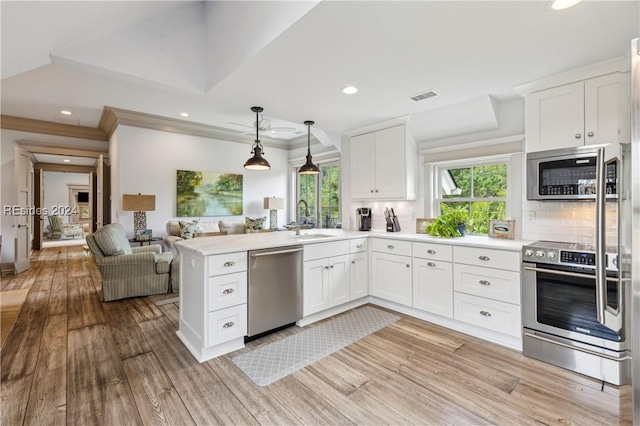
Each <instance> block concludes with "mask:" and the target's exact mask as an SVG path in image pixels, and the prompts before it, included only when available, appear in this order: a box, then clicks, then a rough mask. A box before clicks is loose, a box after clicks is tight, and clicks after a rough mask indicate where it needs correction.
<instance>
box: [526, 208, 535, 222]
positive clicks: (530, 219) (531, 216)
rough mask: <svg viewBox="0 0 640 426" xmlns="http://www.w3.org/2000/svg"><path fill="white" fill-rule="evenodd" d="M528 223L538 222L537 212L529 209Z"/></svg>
mask: <svg viewBox="0 0 640 426" xmlns="http://www.w3.org/2000/svg"><path fill="white" fill-rule="evenodd" d="M527 223H536V212H535V211H528V212H527Z"/></svg>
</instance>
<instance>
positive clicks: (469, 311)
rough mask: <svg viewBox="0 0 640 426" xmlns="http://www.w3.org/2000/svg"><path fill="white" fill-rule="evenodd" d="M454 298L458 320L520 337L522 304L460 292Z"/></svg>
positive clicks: (455, 314) (455, 316)
mask: <svg viewBox="0 0 640 426" xmlns="http://www.w3.org/2000/svg"><path fill="white" fill-rule="evenodd" d="M453 299H454V310H453V312H454V316H453V317H454V318H455V319H456V320H458V321H464V322H466V323H469V324H473V325H475V326H478V327H483V328H486V329H489V330H493V331H497V332H499V333H504V334H508V335H510V336H514V337H520V333H521V330H520V327H521V322H520V306H518V305H512V304H510V303H504V302H498V301H496V300H489V299H485V298H482V297H476V296H471V295H469V294H464V293H458V292H455V293H454V296H453Z"/></svg>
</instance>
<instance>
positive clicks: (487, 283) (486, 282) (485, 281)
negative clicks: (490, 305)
mask: <svg viewBox="0 0 640 426" xmlns="http://www.w3.org/2000/svg"><path fill="white" fill-rule="evenodd" d="M478 282H479V283H480V284H482V285H491V283H490V282H489V281H487V280H480V281H478Z"/></svg>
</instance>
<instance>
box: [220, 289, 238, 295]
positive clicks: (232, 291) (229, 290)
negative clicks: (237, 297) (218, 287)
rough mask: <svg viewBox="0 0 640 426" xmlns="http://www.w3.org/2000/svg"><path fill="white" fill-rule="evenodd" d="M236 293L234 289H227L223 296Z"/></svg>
mask: <svg viewBox="0 0 640 426" xmlns="http://www.w3.org/2000/svg"><path fill="white" fill-rule="evenodd" d="M235 292H236V291H235V290H234V289H232V288H225V289H224V291H223V292H222V294H231V293H235Z"/></svg>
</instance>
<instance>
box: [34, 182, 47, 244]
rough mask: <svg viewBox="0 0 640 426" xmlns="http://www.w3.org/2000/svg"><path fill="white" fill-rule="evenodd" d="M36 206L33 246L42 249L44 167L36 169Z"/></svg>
mask: <svg viewBox="0 0 640 426" xmlns="http://www.w3.org/2000/svg"><path fill="white" fill-rule="evenodd" d="M33 176H34V180H35V182H34V185H33V187H34V190H35V194H34V195H35V196H34V200H33V202H34V207H35V209H36V214H34V216H33V221H34V227H35V229H34V233H33V248H34V249H35V250H42V242H43V240H44V222H45V215H44V214H43V210H42V209H43V206H44V185H43V177H44V171H43V170H42V169H39V170H36V171H35V173H34V175H33Z"/></svg>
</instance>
